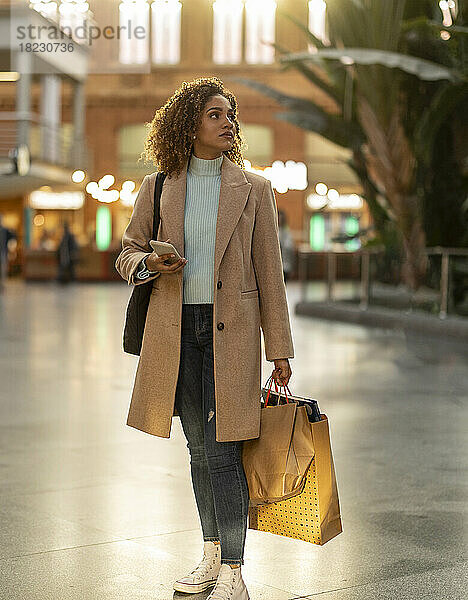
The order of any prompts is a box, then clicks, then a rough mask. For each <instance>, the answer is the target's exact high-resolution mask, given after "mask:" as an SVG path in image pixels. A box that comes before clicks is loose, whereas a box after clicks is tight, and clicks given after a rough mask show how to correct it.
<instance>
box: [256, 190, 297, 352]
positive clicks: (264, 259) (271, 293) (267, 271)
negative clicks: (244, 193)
mask: <svg viewBox="0 0 468 600" xmlns="http://www.w3.org/2000/svg"><path fill="white" fill-rule="evenodd" d="M252 260H253V265H254V269H255V276H256V279H257V284H258V292H259V302H260V321H261V327H262V331H263V338H264V341H265V355H266V359H267V360H269V361H273V360H275V359H278V358H294V346H293V341H292V335H291V326H290V321H289V310H288V303H287V298H286V286H285V284H284V277H283V265H282V261H281V248H280V242H279V229H278V213H277V208H276V200H275V195H274V193H273V188H272V187H271V183H270V181H269V180H268V179H267V180H266V181H265V185H264V187H263V191H262V197H261V200H260V203H259V206H258V208H257V211H256V216H255V225H254V229H253V235H252Z"/></svg>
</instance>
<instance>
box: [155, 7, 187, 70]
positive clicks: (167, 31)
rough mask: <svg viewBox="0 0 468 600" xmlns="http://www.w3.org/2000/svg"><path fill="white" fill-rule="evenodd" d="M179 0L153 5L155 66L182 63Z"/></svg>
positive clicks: (180, 9)
mask: <svg viewBox="0 0 468 600" xmlns="http://www.w3.org/2000/svg"><path fill="white" fill-rule="evenodd" d="M181 12H182V4H181V3H180V2H179V1H178V0H155V1H154V2H153V3H152V4H151V30H152V32H151V42H152V61H153V63H154V64H168V65H174V64H177V63H178V62H180V18H181Z"/></svg>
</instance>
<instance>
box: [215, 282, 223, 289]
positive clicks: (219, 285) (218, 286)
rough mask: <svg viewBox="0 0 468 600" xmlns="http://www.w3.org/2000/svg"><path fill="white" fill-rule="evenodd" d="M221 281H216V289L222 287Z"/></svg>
mask: <svg viewBox="0 0 468 600" xmlns="http://www.w3.org/2000/svg"><path fill="white" fill-rule="evenodd" d="M222 285H223V282H222V281H218V285H217V286H216V287H217V288H218V290H219V289H220V288H221V287H222Z"/></svg>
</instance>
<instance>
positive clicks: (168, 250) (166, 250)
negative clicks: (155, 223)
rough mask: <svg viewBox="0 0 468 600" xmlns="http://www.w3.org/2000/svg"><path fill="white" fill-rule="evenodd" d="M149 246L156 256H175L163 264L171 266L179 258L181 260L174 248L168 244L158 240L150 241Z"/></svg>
mask: <svg viewBox="0 0 468 600" xmlns="http://www.w3.org/2000/svg"><path fill="white" fill-rule="evenodd" d="M150 246H151V248H153V250H154V251H155V252H156V254H157V255H158V256H161V254H175V257H174V258H168V259H167V260H165V261H164V262H165V264H168V265H172V264H174V263H175V262H177V261H178V260H179V258H182V257H181V256H180V254H179V253H178V252H177V250H176V249H175V248H174V246H173V245H172V244H170V243H169V242H162V241H160V240H150Z"/></svg>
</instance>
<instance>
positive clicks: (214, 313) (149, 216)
mask: <svg viewBox="0 0 468 600" xmlns="http://www.w3.org/2000/svg"><path fill="white" fill-rule="evenodd" d="M241 145H242V138H241V133H240V127H239V122H238V119H237V102H236V99H235V97H234V96H233V95H232V93H231V92H229V91H228V90H226V89H225V88H224V85H223V83H222V82H221V81H220V80H219V79H217V78H215V77H211V78H200V79H196V80H194V81H192V82H190V83H188V82H184V83H183V84H182V86H181V87H180V88H179V89H178V90H177V91H176V92H175V93H174V94H173V96H172V97H171V98H170V99H169V100H168V101H167V102H166V104H165V105H164V106H163V107H162V108H160V109H159V110H158V111H157V112H156V114H155V117H154V119H153V121H152V123H151V124H150V128H149V134H148V138H147V140H146V145H145V152H144V153H143V155H144V156H145V158H146V159H149V160H152V161H153V162H154V164H155V165H156V166H157V168H158V170H160V171H162V172H164V173H166V175H167V177H166V179H165V181H164V185H163V188H162V194H161V200H160V214H161V223H160V227H159V231H158V236H157V239H158V240H163V241H170V243H172V244H173V246H174V247H175V248H176V249H177V251H178V253H179V254H180V256H181V257H182V258H180V259H179V260H176V261H175V262H173V263H172V264H168V263H170V262H171V261H174V258H173V257H172V255H170V254H163V255H161V256H158V255H157V254H156V253H155V252H151V251H150V250H151V248H150V247H149V245H148V242H149V240H150V239H151V236H152V222H153V192H154V185H155V178H156V173H153V174H152V175H147V176H146V177H145V178H144V180H143V183H142V185H141V188H140V191H139V193H138V196H137V199H136V202H135V206H134V210H133V214H132V218H131V221H130V223H129V225H128V227H127V229H126V230H125V233H124V235H123V239H122V252H121V254H120V255H119V257H118V258H117V261H116V268H117V270H118V271H119V273H120V274H121V276H122V277H123V278H124V279H125V280H127V281H128V283H129V284H134V285H138V284H140V283H143V282H145V281H149V280H150V279H151V278H152V279H153V280H154V284H153V290H152V293H151V299H150V304H149V307H148V314H147V319H146V327H145V331H144V335H143V343H142V349H141V354H140V360H139V363H138V368H137V373H136V377H135V384H134V388H133V394H132V401H131V404H130V409H129V414H128V419H127V424H128V425H130V426H132V427H135V428H137V429H140V430H142V431H145V432H147V433H150V434H152V435H156V436H160V437H170V430H171V423H172V417H173V416H176V415H178V416H180V419H181V424H182V428H183V431H184V434H185V436H186V439H187V447H188V449H189V453H190V465H191V476H192V485H193V490H194V494H195V500H196V503H197V508H198V512H199V516H200V522H201V527H202V531H203V539H204V554H203V559H202V561H201V562H200V564H199V565H198V566H197V567H196V568H195V569H194V570H193V571H192V572H191V573H190V574H189V575H187V576H185V577H182V578H181V579H179V580H178V581H176V582H175V583H174V589H176V590H178V591H182V592H186V593H196V592H200V591H202V590H204V589H207V588H208V587H210V586H212V585H213V584H215V587H214V589H213V590H212V592H211V594H210V595H209V596H208V599H209V600H248V598H249V595H248V592H247V589H246V587H245V584H244V582H243V580H242V575H241V564H244V558H243V556H244V543H245V535H246V530H247V519H248V506H249V491H248V487H247V482H246V478H245V473H244V470H243V467H242V443H243V440H245V439H253V438H256V437H258V436H259V434H260V396H261V338H260V327H261V328H262V330H263V336H264V340H265V354H266V359H267V360H269V361H272V362H274V364H275V369H274V371H273V375H274V377H275V379H276V381H277V382H278V383H279V384H280V385H286V384H287V383H288V381H289V378H290V376H291V368H290V365H289V360H288V358H293V357H294V351H293V343H292V338H291V331H290V322H289V313H288V306H287V301H286V291H285V285H284V280H283V271H282V264H281V255H280V246H279V240H278V220H277V212H276V203H275V198H274V194H273V190H272V188H271V184H270V182H269V181H268V180H266V179H264V178H263V177H261V176H259V175H256V174H253V173H248V172H245V171H244V170H243V168H242V167H243V159H242V154H241Z"/></svg>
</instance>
